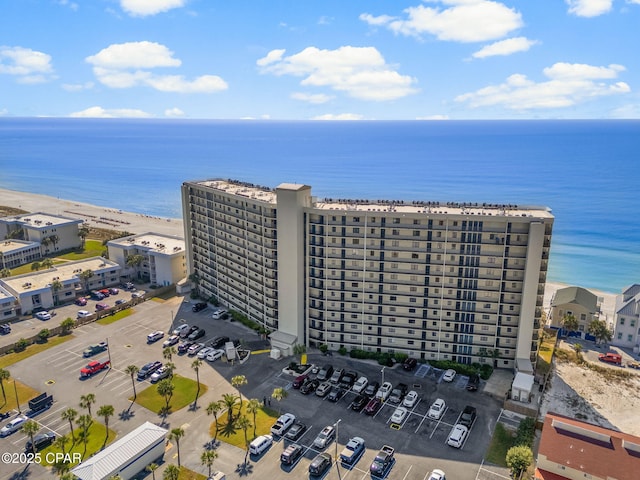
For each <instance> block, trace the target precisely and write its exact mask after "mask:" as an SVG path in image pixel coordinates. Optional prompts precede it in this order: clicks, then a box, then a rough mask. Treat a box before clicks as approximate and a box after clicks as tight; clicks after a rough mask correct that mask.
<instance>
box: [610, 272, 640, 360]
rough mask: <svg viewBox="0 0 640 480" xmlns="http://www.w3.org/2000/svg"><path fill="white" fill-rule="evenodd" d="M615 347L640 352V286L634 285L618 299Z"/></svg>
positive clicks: (625, 290)
mask: <svg viewBox="0 0 640 480" xmlns="http://www.w3.org/2000/svg"><path fill="white" fill-rule="evenodd" d="M611 343H612V344H613V345H616V346H618V347H623V348H630V349H632V350H633V351H634V352H635V353H638V352H639V351H640V285H639V284H637V283H636V284H634V285H631V286H629V287H627V288H625V289H624V290H623V291H622V294H621V295H618V296H617V297H616V315H615V326H614V332H613V339H612V341H611Z"/></svg>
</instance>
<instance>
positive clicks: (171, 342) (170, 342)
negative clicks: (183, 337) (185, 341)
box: [162, 335, 180, 348]
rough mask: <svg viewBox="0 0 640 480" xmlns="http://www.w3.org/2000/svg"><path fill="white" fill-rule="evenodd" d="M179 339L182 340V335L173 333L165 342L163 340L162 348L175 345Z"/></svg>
mask: <svg viewBox="0 0 640 480" xmlns="http://www.w3.org/2000/svg"><path fill="white" fill-rule="evenodd" d="M179 341H180V336H179V335H171V336H170V337H169V338H167V339H166V340H165V341H164V342H162V348H167V347H171V346H173V345H175V344H176V343H178V342H179Z"/></svg>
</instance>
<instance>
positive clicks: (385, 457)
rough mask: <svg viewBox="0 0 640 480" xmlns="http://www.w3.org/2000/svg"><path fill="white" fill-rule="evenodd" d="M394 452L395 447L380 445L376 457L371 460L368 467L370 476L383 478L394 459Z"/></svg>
mask: <svg viewBox="0 0 640 480" xmlns="http://www.w3.org/2000/svg"><path fill="white" fill-rule="evenodd" d="M394 452H395V449H394V448H393V447H390V446H389V445H383V446H382V448H381V449H380V451H379V452H378V454H377V455H376V458H374V459H373V462H371V467H369V471H370V472H371V475H372V476H374V477H379V478H383V477H385V476H386V475H387V472H388V471H389V469H390V468H391V466H392V465H393V462H394V461H395V459H394V457H393V454H394Z"/></svg>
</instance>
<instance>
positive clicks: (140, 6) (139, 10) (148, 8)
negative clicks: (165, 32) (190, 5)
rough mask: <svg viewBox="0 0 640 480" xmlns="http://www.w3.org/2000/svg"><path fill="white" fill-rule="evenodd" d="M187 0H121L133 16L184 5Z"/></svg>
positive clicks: (122, 5) (146, 14)
mask: <svg viewBox="0 0 640 480" xmlns="http://www.w3.org/2000/svg"><path fill="white" fill-rule="evenodd" d="M186 3H187V1H186V0H120V6H121V7H122V9H123V10H124V11H125V12H127V13H128V14H129V15H131V16H132V17H146V16H149V15H157V14H158V13H164V12H168V11H169V10H172V9H174V8H180V7H184V6H185V4H186Z"/></svg>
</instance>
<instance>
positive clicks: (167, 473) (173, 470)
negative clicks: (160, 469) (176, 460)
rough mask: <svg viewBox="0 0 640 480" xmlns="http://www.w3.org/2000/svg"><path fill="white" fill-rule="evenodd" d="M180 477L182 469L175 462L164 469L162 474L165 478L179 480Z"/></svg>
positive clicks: (165, 479) (164, 479)
mask: <svg viewBox="0 0 640 480" xmlns="http://www.w3.org/2000/svg"><path fill="white" fill-rule="evenodd" d="M179 477H180V469H179V468H178V467H176V466H175V465H174V464H170V465H167V468H165V469H164V473H163V474H162V479H163V480H178V478H179Z"/></svg>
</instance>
